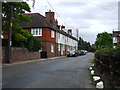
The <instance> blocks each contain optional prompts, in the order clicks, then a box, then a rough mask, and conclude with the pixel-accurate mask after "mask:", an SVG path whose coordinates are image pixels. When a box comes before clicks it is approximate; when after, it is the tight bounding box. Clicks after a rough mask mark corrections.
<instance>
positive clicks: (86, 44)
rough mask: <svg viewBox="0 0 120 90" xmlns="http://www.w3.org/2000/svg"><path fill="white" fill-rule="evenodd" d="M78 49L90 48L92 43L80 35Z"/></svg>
mask: <svg viewBox="0 0 120 90" xmlns="http://www.w3.org/2000/svg"><path fill="white" fill-rule="evenodd" d="M78 49H79V50H89V49H90V43H89V42H86V41H84V40H83V39H82V38H81V37H79V41H78Z"/></svg>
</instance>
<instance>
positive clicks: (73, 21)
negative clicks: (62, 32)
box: [28, 0, 118, 44]
mask: <svg viewBox="0 0 120 90" xmlns="http://www.w3.org/2000/svg"><path fill="white" fill-rule="evenodd" d="M113 1H114V2H113ZM32 3H33V2H32V1H28V4H29V5H30V7H31V11H32V12H38V13H40V14H42V15H43V16H45V12H46V11H48V10H52V11H54V12H55V18H56V19H58V23H59V24H60V25H65V26H66V29H69V28H71V29H72V30H73V35H74V36H76V35H77V34H76V30H77V29H79V36H80V37H82V38H83V39H84V40H85V41H88V42H90V43H91V44H93V43H94V42H95V40H96V35H97V34H98V33H101V32H105V31H106V32H109V33H112V31H113V30H117V29H118V0H84V1H83V0H69V1H68V0H35V6H34V8H32Z"/></svg>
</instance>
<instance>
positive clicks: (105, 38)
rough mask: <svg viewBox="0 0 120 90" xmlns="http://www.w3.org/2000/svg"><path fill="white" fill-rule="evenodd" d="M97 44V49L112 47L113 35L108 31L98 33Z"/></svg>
mask: <svg viewBox="0 0 120 90" xmlns="http://www.w3.org/2000/svg"><path fill="white" fill-rule="evenodd" d="M95 44H96V47H97V49H100V48H105V47H112V46H113V39H112V35H111V34H109V33H107V32H103V33H99V34H98V35H97V39H96V42H95Z"/></svg>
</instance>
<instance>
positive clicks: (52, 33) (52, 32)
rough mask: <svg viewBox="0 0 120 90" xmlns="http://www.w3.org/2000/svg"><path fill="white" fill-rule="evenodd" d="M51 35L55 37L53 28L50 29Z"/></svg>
mask: <svg viewBox="0 0 120 90" xmlns="http://www.w3.org/2000/svg"><path fill="white" fill-rule="evenodd" d="M51 37H52V38H55V32H54V31H53V30H51Z"/></svg>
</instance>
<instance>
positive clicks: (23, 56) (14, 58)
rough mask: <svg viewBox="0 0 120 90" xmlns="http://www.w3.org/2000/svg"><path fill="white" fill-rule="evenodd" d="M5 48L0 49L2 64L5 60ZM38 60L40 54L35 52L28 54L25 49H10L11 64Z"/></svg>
mask: <svg viewBox="0 0 120 90" xmlns="http://www.w3.org/2000/svg"><path fill="white" fill-rule="evenodd" d="M6 53H7V48H6V47H2V55H3V58H2V61H3V63H4V62H5V60H6ZM35 59H40V53H39V51H37V52H29V51H28V50H27V48H23V47H12V48H11V62H19V61H27V60H35Z"/></svg>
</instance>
